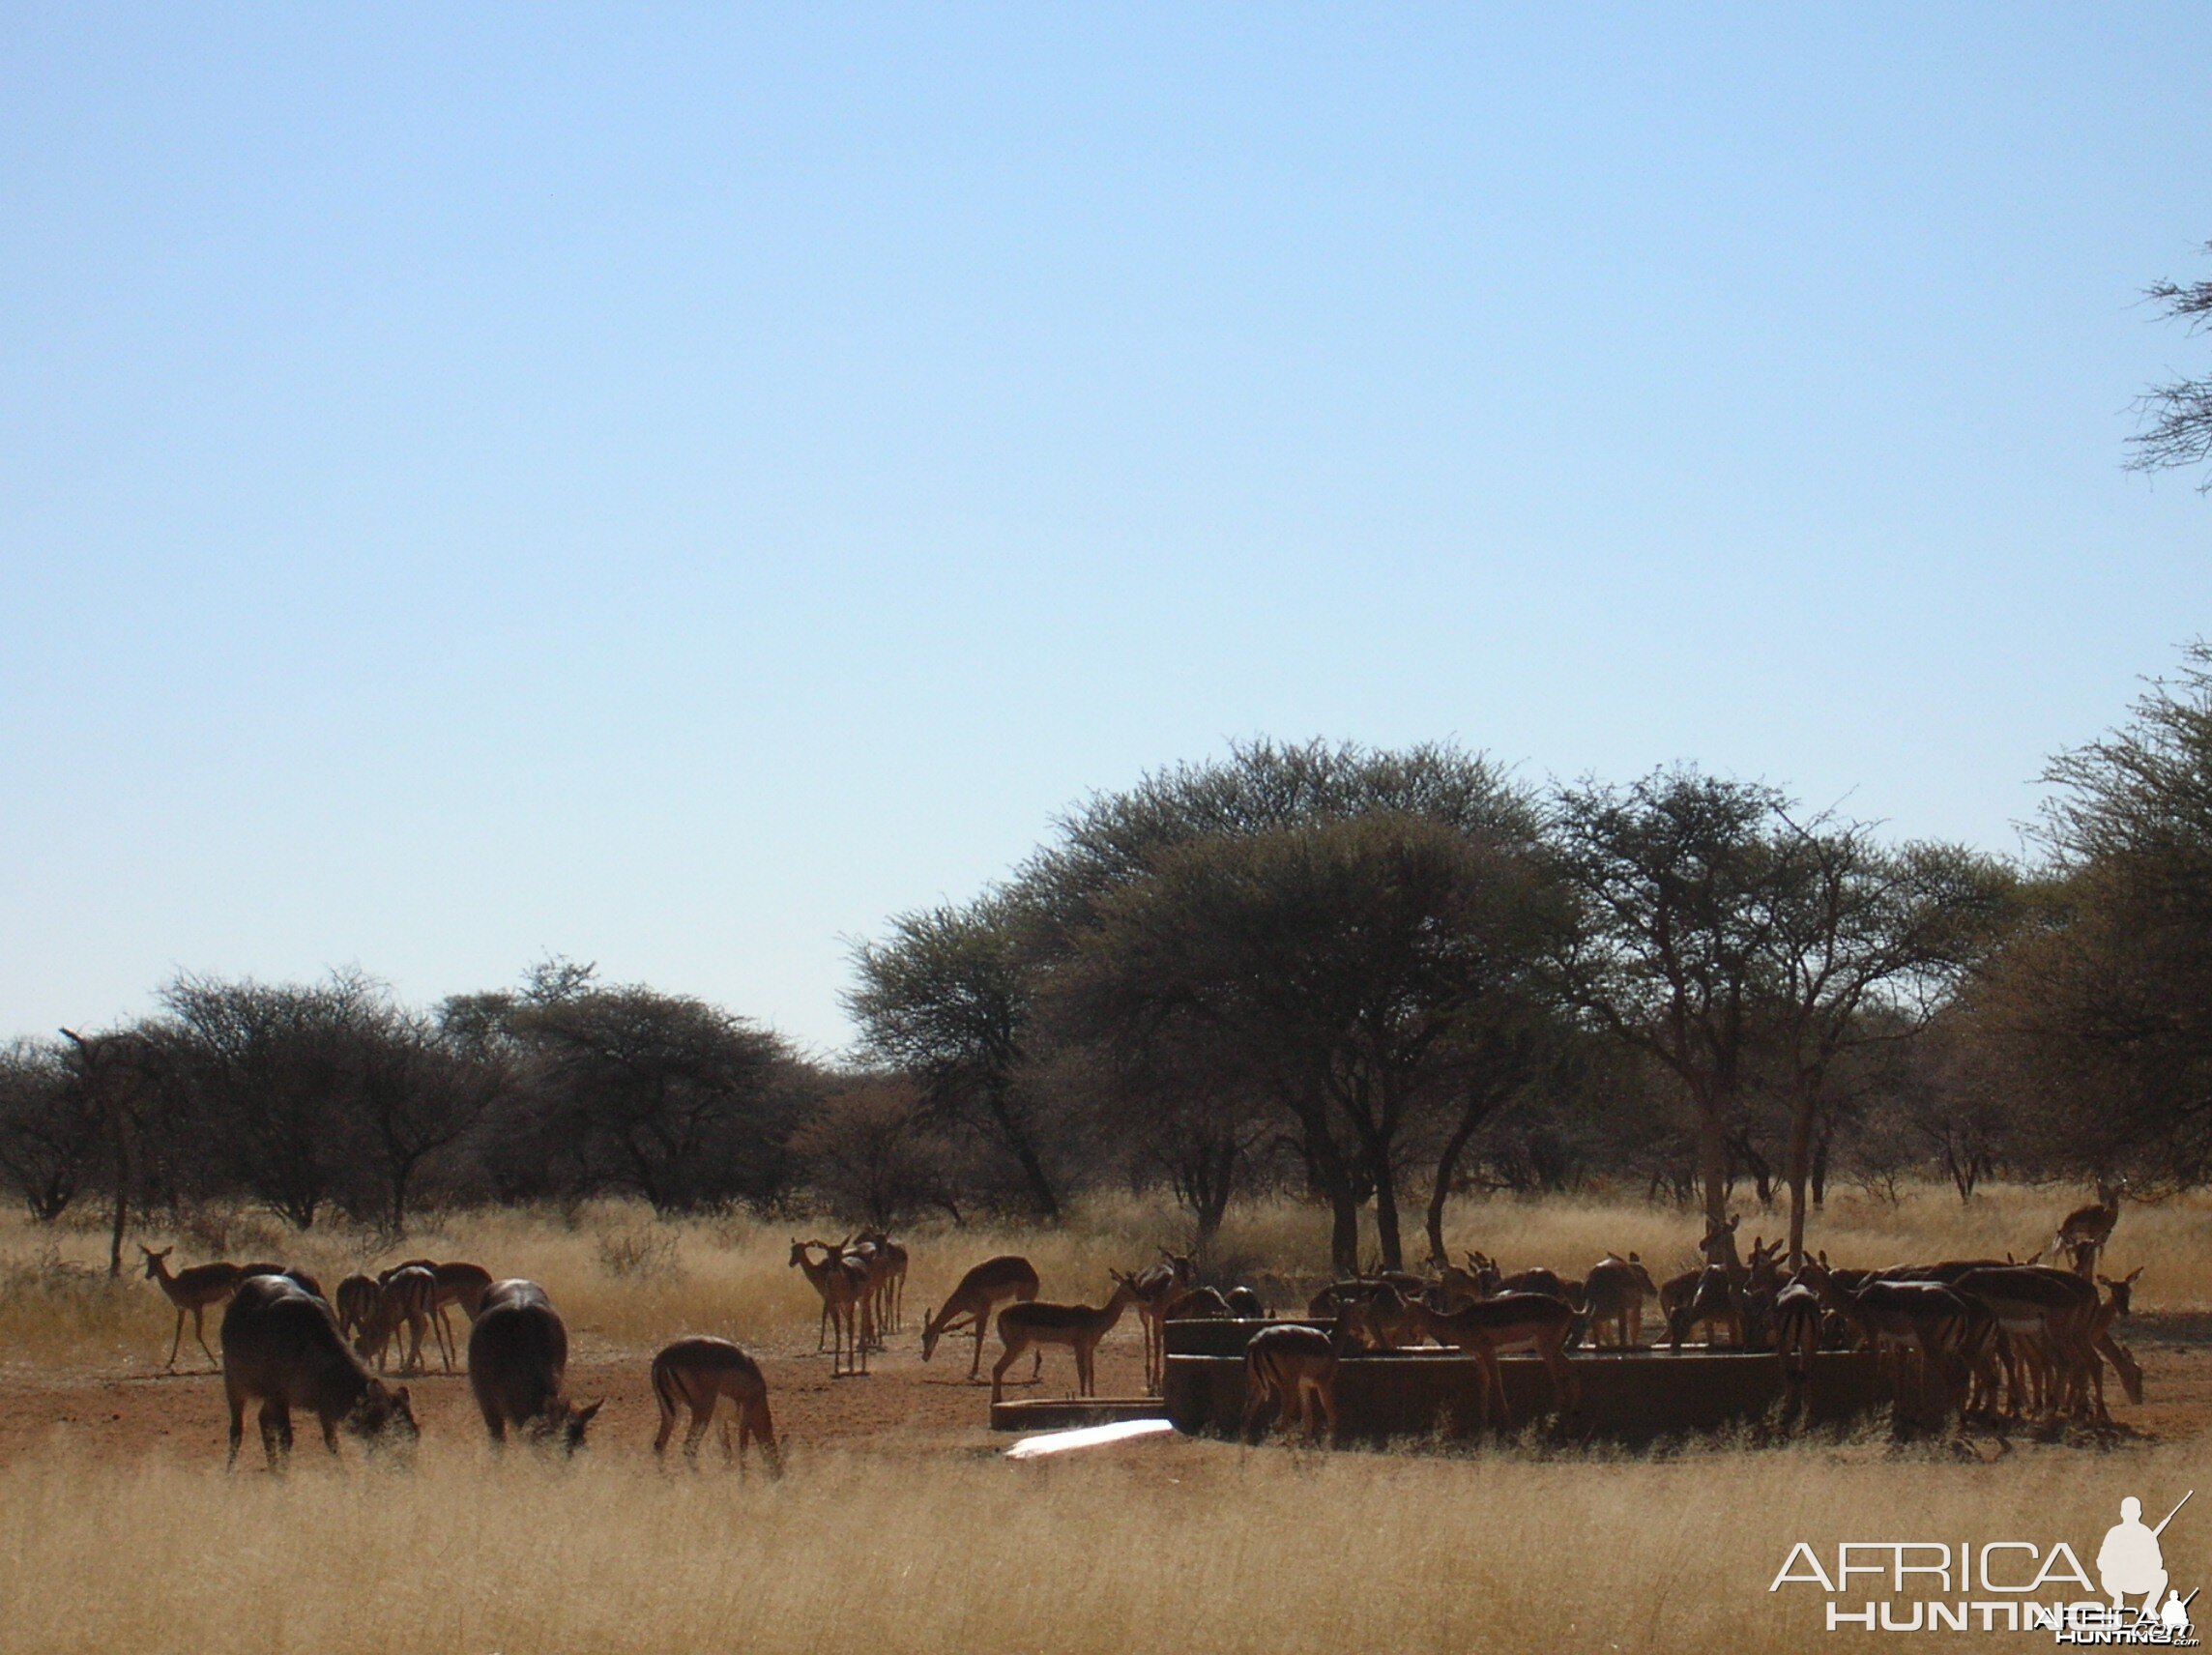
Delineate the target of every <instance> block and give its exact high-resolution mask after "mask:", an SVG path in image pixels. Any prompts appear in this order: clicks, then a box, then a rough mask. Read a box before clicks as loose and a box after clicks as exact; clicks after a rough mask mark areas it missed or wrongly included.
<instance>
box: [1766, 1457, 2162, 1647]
mask: <svg viewBox="0 0 2212 1655" xmlns="http://www.w3.org/2000/svg"><path fill="white" fill-rule="evenodd" d="M2195 1496H2196V1491H2195V1490H2194V1489H2192V1490H2191V1491H2189V1492H2188V1493H2187V1494H2184V1495H2182V1496H2181V1498H2180V1499H2179V1500H2177V1501H2175V1502H2174V1506H2173V1509H2172V1510H2171V1511H2169V1512H2168V1513H2167V1514H2166V1516H2165V1517H2163V1518H2162V1519H2160V1520H2159V1522H2158V1524H2157V1525H2156V1526H2151V1525H2149V1524H2145V1523H2144V1522H2143V1521H2142V1501H2141V1500H2139V1499H2138V1498H2137V1497H2136V1496H2135V1495H2128V1496H2127V1497H2126V1498H2125V1499H2123V1500H2121V1501H2120V1506H2119V1513H2120V1521H2119V1522H2117V1523H2115V1524H2112V1525H2111V1526H2110V1528H2108V1529H2106V1531H2105V1538H2104V1543H2103V1544H2102V1545H2101V1546H2099V1547H2098V1548H2097V1551H2096V1553H2095V1556H2096V1564H2095V1567H2096V1576H2095V1578H2094V1579H2092V1578H2091V1576H2090V1573H2089V1571H2088V1570H2087V1569H2086V1568H2084V1567H2082V1564H2081V1554H2080V1553H2077V1552H2076V1551H2075V1550H2074V1548H2073V1547H2072V1546H2071V1545H2070V1544H2069V1543H2068V1542H2066V1541H2064V1540H2054V1541H2052V1542H2051V1543H2050V1544H2048V1545H2041V1544H2038V1543H2036V1542H2034V1541H2031V1540H1992V1541H1987V1542H1984V1543H1982V1544H1978V1545H1977V1544H1973V1543H1971V1542H1958V1543H1956V1544H1954V1543H1953V1542H1950V1541H1936V1540H1920V1541H1915V1540H1904V1541H1899V1540H1847V1541H1843V1542H1840V1543H1839V1544H1838V1545H1837V1546H1836V1548H1835V1552H1834V1567H1833V1569H1832V1570H1831V1569H1830V1567H1829V1565H1828V1563H1827V1562H1826V1561H1825V1560H1824V1559H1823V1558H1822V1557H1821V1555H1820V1553H1818V1552H1816V1551H1815V1550H1814V1548H1813V1547H1812V1546H1811V1545H1810V1544H1809V1543H1807V1542H1805V1541H1802V1540H1800V1541H1798V1542H1797V1543H1796V1544H1795V1545H1793V1546H1792V1547H1790V1553H1789V1555H1788V1556H1787V1557H1785V1558H1784V1559H1783V1562H1782V1567H1781V1569H1780V1570H1779V1571H1778V1572H1777V1573H1776V1574H1775V1577H1774V1580H1773V1582H1771V1583H1770V1584H1769V1585H1768V1586H1767V1590H1768V1591H1770V1592H1778V1591H1780V1590H1781V1589H1782V1588H1783V1587H1784V1586H1818V1587H1819V1588H1820V1589H1821V1590H1822V1591H1823V1592H1825V1593H1826V1594H1828V1602H1827V1603H1826V1604H1825V1605H1824V1606H1823V1607H1824V1609H1825V1611H1826V1621H1827V1630H1828V1631H1830V1632H1840V1631H1845V1630H1857V1631H1864V1632H1938V1631H1945V1632H1968V1631H1979V1632H2039V1631H2048V1632H2050V1633H2052V1635H2053V1637H2054V1640H2055V1641H2057V1642H2059V1643H2070V1644H2089V1643H2094V1644H2103V1645H2108V1646H2110V1645H2131V1646H2132V1645H2142V1644H2155V1645H2164V1646H2168V1647H2177V1648H2193V1647H2195V1646H2196V1645H2197V1638H2196V1636H2195V1628H2194V1626H2193V1625H2192V1624H2191V1620H2190V1613H2189V1606H2190V1605H2191V1604H2192V1603H2194V1602H2195V1601H2196V1599H2197V1588H2192V1589H2191V1590H2190V1592H2189V1594H2188V1595H2187V1596H2186V1597H2185V1596H2183V1595H2182V1593H2181V1590H2180V1588H2179V1587H2177V1586H2175V1585H2174V1584H2173V1582H2172V1581H2171V1579H2170V1577H2169V1575H2168V1569H2167V1559H2166V1553H2165V1549H2164V1546H2163V1545H2162V1543H2161V1539H2160V1537H2161V1536H2162V1535H2164V1534H2165V1532H2166V1530H2167V1526H2168V1524H2171V1523H2172V1522H2173V1520H2174V1519H2175V1518H2176V1517H2178V1516H2180V1514H2181V1508H2182V1507H2183V1506H2185V1505H2187V1504H2188V1503H2189V1502H2190V1500H2191V1499H2193V1498H2194V1497H2195ZM2107 1509H2110V1508H2109V1507H2108V1508H2107ZM1870 1591H1872V1592H1878V1593H1881V1594H1883V1595H1880V1596H1862V1597H1860V1598H1859V1599H1858V1601H1857V1602H1853V1601H1852V1595H1853V1594H1854V1593H1867V1592H1870ZM2099 1591H2102V1593H2103V1594H2104V1595H2103V1597H2102V1598H2100V1597H2098V1596H2097V1595H2095V1594H2097V1593H2098V1592H2099ZM2161 1599H2163V1600H2164V1601H2163V1602H2162V1601H2161Z"/></svg>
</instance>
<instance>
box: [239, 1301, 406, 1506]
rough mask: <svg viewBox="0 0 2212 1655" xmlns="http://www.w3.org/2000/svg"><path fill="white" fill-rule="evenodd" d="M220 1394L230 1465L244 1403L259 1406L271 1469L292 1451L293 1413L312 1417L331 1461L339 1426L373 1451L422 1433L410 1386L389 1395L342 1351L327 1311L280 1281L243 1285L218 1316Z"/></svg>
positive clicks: (243, 1421) (242, 1428)
mask: <svg viewBox="0 0 2212 1655" xmlns="http://www.w3.org/2000/svg"><path fill="white" fill-rule="evenodd" d="M222 1388H223V1395H224V1397H225V1398H226V1399H227V1400H228V1402H229V1404H230V1459H229V1462H228V1463H229V1464H230V1465H233V1466H235V1465H237V1464H238V1445H239V1443H240V1441H241V1440H242V1439H243V1438H244V1437H245V1436H246V1405H247V1403H249V1402H258V1403H260V1405H261V1412H260V1421H261V1446H262V1450H263V1452H265V1453H266V1454H267V1455H268V1456H269V1465H270V1468H271V1469H272V1470H274V1469H276V1468H277V1467H278V1466H280V1465H281V1463H282V1460H283V1457H284V1456H285V1455H288V1454H290V1453H291V1451H292V1410H293V1409H294V1408H305V1409H306V1410H307V1411H308V1412H310V1413H312V1414H313V1415H314V1416H315V1418H316V1420H317V1421H318V1422H319V1423H320V1424H321V1425H322V1428H323V1442H324V1445H325V1446H327V1447H328V1448H329V1449H330V1451H331V1452H332V1453H333V1454H335V1453H336V1452H337V1449H338V1439H337V1428H338V1427H339V1426H340V1425H343V1426H344V1427H345V1428H346V1429H347V1430H348V1431H349V1432H351V1433H352V1434H353V1435H355V1436H356V1437H361V1438H362V1440H363V1441H364V1442H366V1443H369V1444H372V1445H373V1444H376V1443H379V1442H382V1441H384V1440H386V1439H388V1438H392V1437H400V1438H407V1439H412V1438H413V1437H416V1436H418V1435H419V1434H420V1433H419V1431H418V1429H417V1427H416V1424H415V1413H414V1410H413V1408H410V1407H409V1405H408V1399H407V1387H406V1386H404V1385H401V1386H399V1387H398V1388H397V1389H396V1390H393V1389H388V1388H387V1387H386V1385H385V1383H384V1381H383V1380H382V1379H378V1378H376V1376H375V1375H373V1374H371V1373H370V1372H369V1371H368V1370H367V1368H365V1367H364V1366H363V1365H362V1361H361V1358H360V1357H358V1356H356V1355H355V1354H354V1353H353V1352H352V1351H351V1350H347V1349H346V1347H345V1341H344V1340H343V1339H340V1338H339V1337H338V1328H337V1323H336V1322H335V1321H333V1320H332V1319H331V1311H330V1306H328V1305H327V1304H325V1303H324V1302H323V1301H322V1300H321V1299H320V1298H318V1297H316V1296H315V1295H314V1294H312V1293H309V1292H306V1290H305V1289H304V1288H302V1287H301V1286H300V1285H299V1284H298V1283H297V1282H292V1281H288V1280H286V1279H285V1278H284V1277H282V1276H268V1275H264V1276H255V1277H252V1278H251V1279H249V1280H247V1282H246V1283H245V1284H244V1285H242V1286H241V1287H240V1288H239V1290H238V1292H237V1294H236V1296H234V1297H233V1298H232V1299H231V1301H230V1308H229V1309H228V1310H226V1311H224V1312H223V1318H222Z"/></svg>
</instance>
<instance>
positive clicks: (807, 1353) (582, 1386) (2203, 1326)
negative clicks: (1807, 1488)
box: [0, 1316, 2212, 1463]
mask: <svg viewBox="0 0 2212 1655" xmlns="http://www.w3.org/2000/svg"><path fill="white" fill-rule="evenodd" d="M2128 1342H2129V1344H2130V1346H2131V1348H2132V1349H2133V1350H2134V1351H2135V1353H2136V1356H2137V1358H2138V1360H2139V1361H2140V1362H2141V1364H2142V1366H2143V1369H2144V1372H2145V1375H2146V1383H2147V1387H2148V1393H2149V1394H2148V1397H2147V1399H2146V1400H2145V1402H2144V1403H2143V1404H2142V1405H2141V1406H2140V1407H2136V1406H2131V1405H2130V1404H2129V1403H2128V1402H2127V1401H2126V1399H2125V1397H2124V1396H2122V1395H2121V1394H2120V1392H2119V1387H2118V1385H2117V1383H2116V1382H2114V1383H2112V1384H2110V1385H2109V1386H2108V1399H2109V1401H2110V1404H2111V1406H2112V1412H2113V1416H2114V1418H2115V1419H2116V1420H2117V1421H2118V1422H2119V1424H2120V1426H2121V1427H2122V1428H2123V1430H2124V1431H2126V1432H2127V1433H2129V1434H2131V1435H2134V1436H2137V1437H2144V1438H2152V1439H2163V1440H2168V1441H2172V1440H2176V1439H2180V1438H2184V1437H2195V1436H2197V1435H2200V1434H2202V1433H2203V1432H2205V1431H2206V1430H2207V1429H2208V1428H2212V1319H2206V1318H2201V1317H2192V1318H2181V1317H2173V1318H2163V1317H2162V1318H2153V1317H2148V1316H2142V1317H2138V1318H2136V1319H2135V1320H2134V1321H2132V1322H2131V1323H2129V1324H2128ZM890 1344H891V1348H890V1350H888V1351H884V1352H879V1353H878V1354H876V1355H875V1356H874V1357H873V1358H871V1361H870V1364H869V1365H870V1370H871V1371H870V1372H869V1373H868V1374H867V1375H866V1376H865V1377H862V1378H857V1379H831V1378H830V1374H829V1356H828V1355H827V1354H826V1353H824V1354H817V1353H816V1351H815V1350H814V1348H813V1347H814V1339H813V1337H812V1334H811V1333H810V1332H809V1333H808V1334H806V1335H805V1336H803V1337H794V1338H792V1339H790V1340H788V1341H787V1342H783V1343H779V1344H777V1345H773V1346H768V1347H762V1346H756V1347H755V1348H754V1354H755V1355H756V1356H757V1357H758V1358H759V1359H760V1362H761V1366H762V1369H763V1371H764V1372H765V1373H766V1374H767V1376H768V1381H769V1394H770V1401H771V1408H772V1409H773V1412H774V1416H775V1425H776V1432H777V1435H778V1436H779V1437H783V1438H784V1439H785V1440H786V1441H787V1442H789V1443H792V1444H794V1445H795V1446H797V1447H799V1448H800V1449H802V1450H803V1449H825V1448H839V1449H853V1450H858V1451H860V1452H864V1453H869V1454H887V1455H894V1456H900V1457H907V1456H915V1457H924V1458H926V1457H929V1456H934V1455H944V1454H947V1453H950V1454H960V1453H969V1454H974V1453H989V1452H993V1451H995V1450H996V1449H998V1448H1001V1447H1004V1445H1005V1444H1006V1443H1007V1442H1008V1441H1009V1440H1011V1438H1009V1437H1005V1436H1003V1435H997V1434H994V1433H993V1432H991V1431H990V1429H989V1424H988V1421H989V1404H990V1394H991V1393H990V1387H989V1385H988V1384H987V1383H973V1384H972V1383H970V1382H969V1380H968V1353H969V1350H971V1349H972V1346H966V1345H956V1344H954V1343H952V1342H948V1343H947V1344H946V1346H945V1347H943V1348H941V1349H940V1350H939V1351H938V1354H937V1359H936V1360H935V1361H934V1362H932V1363H929V1364H927V1365H924V1364H923V1362H922V1361H921V1359H920V1353H919V1350H918V1341H917V1337H916V1335H915V1334H914V1333H912V1332H911V1331H910V1332H908V1333H905V1334H900V1335H894V1336H892V1338H891V1341H890ZM188 1350H189V1346H188ZM195 1354H196V1352H195ZM995 1354H996V1350H995V1342H994V1346H993V1347H987V1348H986V1350H985V1352H984V1356H985V1359H984V1364H983V1374H984V1376H985V1377H986V1379H987V1378H988V1376H989V1373H990V1363H991V1360H992V1358H993V1357H994V1356H995ZM650 1356H651V1352H650V1351H642V1350H640V1351H611V1350H589V1349H588V1350H583V1351H582V1352H580V1353H579V1355H578V1357H577V1359H576V1360H575V1361H573V1362H572V1363H571V1364H570V1366H569V1370H568V1388H569V1392H570V1394H571V1395H573V1396H574V1397H576V1398H577V1399H578V1400H580V1401H590V1400H592V1399H594V1398H597V1397H604V1398H605V1399H606V1408H605V1410H604V1411H603V1412H602V1413H601V1415H600V1416H599V1419H598V1421H597V1424H595V1426H594V1427H593V1435H592V1441H593V1444H594V1447H595V1448H596V1449H597V1450H598V1451H600V1452H604V1453H610V1454H634V1453H644V1452H646V1451H648V1450H649V1449H650V1447H651V1444H652V1441H653V1436H654V1433H655V1430H656V1429H657V1427H658V1424H659V1415H658V1411H657V1409H656V1408H655V1403H654V1400H653V1394H652V1391H651V1388H650V1387H649V1385H648V1383H647V1379H646V1369H647V1364H648V1361H649V1360H650ZM182 1360H183V1359H182V1358H180V1362H181V1361H182ZM202 1361H203V1362H204V1358H202ZM1028 1367H1029V1362H1028V1361H1027V1359H1025V1360H1024V1361H1023V1362H1022V1363H1021V1364H1020V1365H1019V1367H1018V1368H1017V1369H1016V1372H1017V1373H1021V1372H1026V1370H1027V1369H1028ZM1142 1374H1143V1364H1142V1358H1141V1352H1140V1347H1139V1345H1138V1341H1137V1335H1136V1332H1135V1330H1134V1329H1133V1328H1129V1329H1123V1330H1119V1331H1117V1332H1116V1333H1115V1334H1114V1335H1113V1336H1112V1337H1111V1338H1110V1339H1109V1340H1108V1341H1107V1343H1106V1344H1105V1345H1104V1346H1102V1347H1101V1348H1100V1350H1099V1352H1098V1390H1099V1394H1101V1395H1102V1396H1135V1395H1138V1394H1139V1393H1140V1392H1141V1390H1142ZM406 1382H407V1384H408V1385H409V1387H410V1390H411V1394H412V1396H413V1398H414V1404H415V1409H416V1413H417V1416H418V1417H419V1418H420V1419H421V1420H422V1429H423V1433H424V1435H425V1437H435V1438H439V1439H454V1438H458V1439H466V1440H479V1439H480V1433H481V1431H482V1425H481V1423H480V1419H479V1417H478V1415H477V1411H476V1408H475V1404H474V1402H473V1401H472V1400H471V1398H470V1396H469V1389H468V1381H467V1379H465V1378H463V1377H462V1376H461V1375H460V1374H458V1373H455V1374H451V1375H448V1374H444V1373H441V1372H439V1371H438V1369H437V1366H436V1362H435V1359H434V1358H433V1362H432V1371H431V1372H430V1373H429V1374H427V1375H424V1376H422V1377H419V1378H411V1379H408V1380H407V1381H406ZM1074 1387H1075V1376H1074V1368H1073V1363H1072V1362H1071V1360H1070V1358H1069V1357H1068V1355H1067V1353H1066V1352H1065V1351H1056V1352H1052V1353H1050V1354H1048V1355H1047V1356H1046V1357H1045V1370H1044V1380H1043V1382H1042V1383H1041V1384H1038V1385H1012V1384H1010V1383H1009V1386H1008V1389H1007V1395H1008V1396H1010V1397H1012V1396H1020V1397H1038V1396H1046V1397H1061V1396H1068V1395H1072V1394H1073V1392H1074ZM725 1406H726V1405H725ZM686 1423H687V1421H686ZM227 1429H228V1422H227V1417H226V1413H225V1409H224V1405H223V1394H222V1381H221V1379H220V1378H219V1376H218V1375H216V1374H213V1373H210V1372H208V1371H207V1370H206V1369H205V1368H204V1366H203V1367H199V1368H197V1369H192V1368H185V1369H183V1370H181V1371H180V1372H178V1373H176V1374H163V1373H160V1371H158V1369H154V1368H153V1367H152V1366H151V1364H149V1365H148V1366H147V1367H142V1368H131V1369H118V1370H110V1371H106V1372H102V1371H99V1370H87V1369H71V1370H65V1371H40V1370H35V1369H31V1368H27V1367H23V1366H19V1365H18V1366H12V1367H6V1368H0V1462H5V1461H10V1460H14V1459H16V1458H18V1457H20V1456H21V1455H23V1454H24V1453H25V1452H27V1451H29V1450H31V1449H33V1448H38V1447H44V1446H48V1445H51V1444H53V1443H54V1442H55V1441H56V1440H57V1439H59V1440H61V1441H63V1442H66V1444H67V1445H68V1446H69V1447H70V1448H71V1449H72V1450H73V1451H76V1452H81V1453H90V1454H92V1455H94V1456H97V1457H102V1458H108V1457H113V1458H119V1459H130V1458H135V1457H137V1456H139V1455H142V1454H144V1453H146V1452H147V1451H148V1450H149V1449H153V1450H157V1451H168V1452H171V1453H174V1454H176V1455H178V1456H180V1457H185V1458H193V1457H203V1456H204V1457H207V1458H210V1459H215V1458H219V1457H220V1456H221V1454H222V1452H223V1446H224V1439H225V1435H226V1432H227ZM312 1429H313V1428H312V1425H311V1423H309V1424H307V1425H306V1430H307V1432H308V1434H309V1437H310V1438H311V1435H312ZM253 1430H254V1428H253V1424H252V1421H251V1420H250V1419H248V1421H247V1446H248V1450H249V1452H250V1453H251V1456H252V1459H253V1460H254V1461H255V1462H258V1460H259V1457H260V1456H259V1451H258V1447H257V1445H256V1444H255V1442H254V1438H253ZM678 1440H679V1441H681V1437H679V1439H678ZM705 1453H706V1454H707V1455H708V1456H709V1458H710V1460H713V1459H718V1458H719V1456H720V1447H719V1439H718V1437H711V1438H710V1439H709V1441H708V1443H707V1444H706V1445H705ZM242 1463H243V1462H242Z"/></svg>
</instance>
